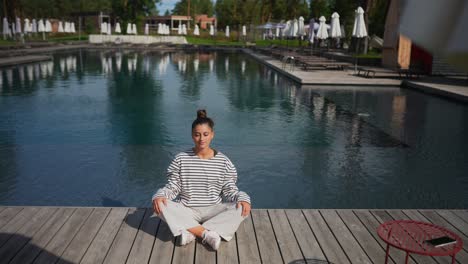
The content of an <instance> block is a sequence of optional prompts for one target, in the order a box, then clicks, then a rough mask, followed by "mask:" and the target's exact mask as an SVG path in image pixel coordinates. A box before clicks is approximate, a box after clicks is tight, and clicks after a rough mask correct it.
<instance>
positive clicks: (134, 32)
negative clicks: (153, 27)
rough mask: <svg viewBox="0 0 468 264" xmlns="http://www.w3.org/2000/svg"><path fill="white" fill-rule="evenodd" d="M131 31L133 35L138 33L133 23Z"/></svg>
mask: <svg viewBox="0 0 468 264" xmlns="http://www.w3.org/2000/svg"><path fill="white" fill-rule="evenodd" d="M132 32H133V34H134V35H138V31H137V27H136V24H135V23H133V25H132Z"/></svg>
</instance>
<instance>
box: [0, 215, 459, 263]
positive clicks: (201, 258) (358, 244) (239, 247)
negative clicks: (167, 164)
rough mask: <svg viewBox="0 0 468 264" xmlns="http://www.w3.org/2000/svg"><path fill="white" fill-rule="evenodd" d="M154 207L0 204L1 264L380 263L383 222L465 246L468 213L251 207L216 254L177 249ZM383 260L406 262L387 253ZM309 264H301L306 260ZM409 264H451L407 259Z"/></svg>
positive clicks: (415, 257)
mask: <svg viewBox="0 0 468 264" xmlns="http://www.w3.org/2000/svg"><path fill="white" fill-rule="evenodd" d="M152 214H153V213H152V210H151V209H145V208H126V207H116V208H109V207H0V262H1V263H33V262H34V263H203V264H205V263H208V264H209V263H268V264H269V263H314V264H317V263H335V264H342V263H343V264H344V263H359V264H364V263H383V261H384V256H385V244H384V243H383V241H382V240H381V239H380V238H379V237H378V235H377V232H376V229H377V227H378V225H379V224H380V223H382V222H384V221H388V220H392V219H415V220H422V221H427V222H432V223H435V224H438V225H442V226H445V227H447V228H449V229H451V230H453V231H454V232H455V233H457V234H459V235H460V236H461V237H462V238H463V240H464V241H465V244H464V249H463V250H462V251H460V252H459V253H458V254H457V261H458V263H468V211H467V210H364V209H359V210H331V209H327V210H314V209H302V210H300V209H287V210H283V209H268V210H266V209H256V210H253V211H252V214H251V216H250V217H248V218H247V219H246V220H245V221H244V222H243V223H242V224H241V226H240V227H239V229H238V231H237V233H236V237H235V238H234V239H233V240H231V241H230V242H229V243H227V242H222V244H221V247H220V249H219V250H218V251H217V252H215V251H211V250H209V249H207V248H206V247H205V246H204V245H203V244H201V243H200V242H196V243H191V244H189V245H187V246H184V247H181V246H177V245H176V246H175V241H174V240H175V239H174V238H173V237H172V235H171V234H170V232H169V230H168V227H167V225H166V224H165V223H164V222H162V221H160V220H159V218H156V217H152ZM390 252H391V261H390V262H389V263H404V257H405V255H404V253H403V252H402V251H399V250H396V249H391V250H390ZM305 261H307V262H305ZM411 263H413V264H415V263H434V264H436V263H450V262H449V258H448V257H435V258H433V257H427V256H418V255H411Z"/></svg>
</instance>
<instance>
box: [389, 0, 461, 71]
mask: <svg viewBox="0 0 468 264" xmlns="http://www.w3.org/2000/svg"><path fill="white" fill-rule="evenodd" d="M403 6H404V1H403V0H390V4H389V7H388V11H387V18H386V21H385V33H384V44H383V49H382V64H383V65H384V66H387V67H391V68H398V67H399V68H402V69H407V68H410V67H415V68H418V69H420V70H423V71H424V72H425V73H426V74H434V75H466V73H463V72H460V71H459V70H458V69H455V68H454V67H453V66H452V65H450V64H448V63H447V62H445V60H444V58H442V57H441V56H439V55H437V54H432V53H431V52H429V51H427V50H426V49H424V48H423V47H420V46H418V45H416V44H415V43H414V42H413V41H412V40H411V39H410V38H408V37H407V36H404V35H402V34H400V32H399V28H400V19H401V13H402V8H403Z"/></svg>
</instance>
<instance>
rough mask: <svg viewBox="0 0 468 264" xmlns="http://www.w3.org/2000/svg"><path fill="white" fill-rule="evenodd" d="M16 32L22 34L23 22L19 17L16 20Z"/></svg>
mask: <svg viewBox="0 0 468 264" xmlns="http://www.w3.org/2000/svg"><path fill="white" fill-rule="evenodd" d="M15 32H16V33H17V34H20V33H21V20H20V18H19V17H17V18H16V28H15Z"/></svg>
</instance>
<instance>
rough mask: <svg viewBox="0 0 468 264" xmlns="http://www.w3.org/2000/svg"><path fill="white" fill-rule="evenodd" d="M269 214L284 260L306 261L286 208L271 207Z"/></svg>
mask: <svg viewBox="0 0 468 264" xmlns="http://www.w3.org/2000/svg"><path fill="white" fill-rule="evenodd" d="M268 214H269V215H270V219H271V223H272V226H273V230H274V231H275V235H276V241H277V242H278V245H279V248H280V250H281V255H282V256H283V260H284V262H286V263H290V262H293V261H301V260H302V261H304V256H303V254H302V252H301V249H300V247H299V245H298V243H297V240H296V237H295V236H294V232H293V230H292V228H291V225H290V224H289V221H288V218H287V217H286V213H285V212H284V210H283V209H269V210H268Z"/></svg>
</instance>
